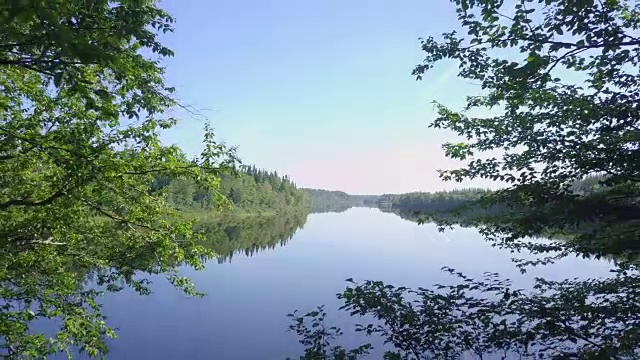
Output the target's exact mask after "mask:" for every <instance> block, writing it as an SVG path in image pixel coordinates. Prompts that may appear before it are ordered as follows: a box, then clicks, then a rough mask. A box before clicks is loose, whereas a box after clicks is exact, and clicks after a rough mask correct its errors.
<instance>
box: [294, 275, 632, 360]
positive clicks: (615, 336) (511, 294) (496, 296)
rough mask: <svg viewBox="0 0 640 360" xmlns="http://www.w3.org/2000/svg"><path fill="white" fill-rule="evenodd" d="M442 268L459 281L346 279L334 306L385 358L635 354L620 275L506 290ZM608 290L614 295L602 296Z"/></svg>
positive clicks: (627, 290)
mask: <svg viewBox="0 0 640 360" xmlns="http://www.w3.org/2000/svg"><path fill="white" fill-rule="evenodd" d="M444 270H445V271H447V272H448V273H450V274H452V275H453V276H456V277H458V278H459V279H460V280H461V283H460V284H457V285H435V286H433V289H426V288H418V289H409V288H406V287H395V286H393V285H385V284H384V283H382V282H380V281H365V282H363V283H360V284H358V283H355V282H353V280H351V279H349V280H347V281H348V282H349V283H350V286H349V287H347V289H346V290H345V291H344V292H343V293H341V294H339V295H338V298H340V299H342V300H343V301H344V306H342V308H341V309H343V310H345V311H348V312H349V313H350V314H351V315H352V316H359V317H361V318H363V317H364V318H373V319H375V321H368V322H366V323H364V324H358V325H357V327H356V331H358V332H364V333H365V334H367V335H369V336H378V337H381V338H382V339H383V340H384V342H385V343H387V344H390V345H392V346H393V350H390V351H387V352H386V353H385V355H384V358H385V359H415V360H421V359H425V360H426V359H469V358H472V359H483V358H487V357H488V358H501V359H509V358H522V357H525V358H545V359H635V358H637V357H638V356H639V355H640V351H639V350H638V348H637V346H636V341H637V337H638V328H639V326H640V314H639V313H638V311H637V307H638V306H639V305H640V303H639V302H640V300H639V299H640V297H638V295H640V288H639V287H638V284H637V282H636V281H635V279H634V278H633V277H626V276H623V277H624V279H625V280H628V281H626V282H624V283H623V284H622V285H623V287H620V285H621V283H619V282H615V283H612V282H611V280H607V279H605V280H602V279H597V280H591V281H590V282H588V283H583V282H580V281H574V280H565V281H561V282H555V281H547V280H544V279H538V284H537V285H536V286H535V288H534V289H533V290H531V291H525V290H523V289H513V288H512V286H511V283H510V281H508V280H503V279H500V277H499V275H498V274H495V273H486V274H485V275H484V277H483V279H480V280H476V279H472V278H468V277H466V276H465V275H463V274H462V273H458V272H455V270H453V269H450V268H445V269H444ZM611 285H614V286H616V287H617V290H621V291H620V292H616V293H614V294H612V296H611V297H609V298H606V297H602V296H601V294H602V293H605V292H607V291H608V289H610V286H611ZM550 290H552V292H553V294H552V295H550V294H549V291H550ZM303 319H304V320H306V321H307V322H311V323H312V328H311V330H312V329H315V328H317V326H316V327H313V324H314V323H319V322H321V321H322V320H323V319H324V314H323V313H318V312H317V311H316V312H311V313H309V314H306V315H305V316H303V317H298V318H294V321H293V325H292V327H293V328H295V329H296V331H297V332H298V335H299V336H300V337H301V338H302V339H308V340H309V339H317V338H318V336H317V335H316V334H315V333H313V335H311V333H310V331H311V330H310V329H309V327H308V326H306V327H305V326H304V325H303V324H302V322H303ZM317 331H321V330H317ZM332 339H333V338H330V340H332ZM303 344H304V345H306V346H307V349H308V350H307V351H315V353H319V352H320V351H321V348H322V345H323V346H324V348H327V347H328V346H330V345H331V343H330V342H329V343H327V344H326V345H325V344H319V343H317V342H313V343H309V342H307V343H303ZM366 346H368V345H366ZM311 349H313V350H311ZM368 349H371V348H369V347H368ZM308 358H312V359H317V358H320V357H316V358H314V357H308Z"/></svg>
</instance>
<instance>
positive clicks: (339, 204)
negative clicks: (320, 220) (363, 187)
mask: <svg viewBox="0 0 640 360" xmlns="http://www.w3.org/2000/svg"><path fill="white" fill-rule="evenodd" d="M302 190H303V191H304V192H305V193H306V194H307V196H308V198H309V201H310V206H311V212H342V211H345V210H347V209H349V208H352V207H376V206H377V200H378V195H350V194H347V193H345V192H343V191H333V190H322V189H305V188H303V189H302Z"/></svg>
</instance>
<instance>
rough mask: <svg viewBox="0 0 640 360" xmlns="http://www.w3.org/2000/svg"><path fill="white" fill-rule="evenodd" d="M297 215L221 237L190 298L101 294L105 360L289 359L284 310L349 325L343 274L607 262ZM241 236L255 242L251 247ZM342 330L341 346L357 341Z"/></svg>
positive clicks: (470, 235) (387, 221)
mask: <svg viewBox="0 0 640 360" xmlns="http://www.w3.org/2000/svg"><path fill="white" fill-rule="evenodd" d="M280 220H283V219H280ZM281 222H282V221H280V222H279V223H281ZM303 223H304V221H300V220H299V219H298V220H292V221H289V222H286V221H285V224H284V225H279V226H280V229H279V230H273V229H270V228H268V227H269V226H270V225H269V223H268V222H265V223H263V224H261V225H260V226H257V227H254V228H253V229H252V230H251V231H249V232H247V233H246V234H245V235H239V236H240V237H241V238H242V242H243V243H244V244H243V245H242V246H240V251H239V253H235V254H234V255H233V256H230V254H231V253H233V249H231V248H230V247H232V246H233V244H226V245H225V249H227V250H226V251H227V252H228V253H227V254H225V255H224V256H223V257H222V258H221V259H220V261H216V260H212V261H210V262H209V263H208V264H207V267H206V269H205V270H203V271H200V272H196V271H193V270H190V269H185V270H184V271H183V273H184V274H185V275H189V276H190V277H192V278H193V279H194V282H195V283H196V285H197V287H198V290H200V291H204V292H206V293H207V294H208V295H207V296H206V297H205V298H188V297H186V296H185V295H183V294H182V293H180V292H178V291H176V290H175V289H174V288H173V287H172V286H171V285H169V284H168V283H167V282H166V281H165V280H164V279H162V278H159V277H156V278H152V280H153V286H152V290H153V291H154V293H153V294H152V295H150V296H147V297H142V296H138V295H136V294H134V293H133V292H132V291H123V292H120V293H115V294H109V295H107V296H106V297H105V298H104V300H103V303H104V312H105V314H106V315H107V316H108V322H109V324H110V325H111V326H115V327H117V328H118V329H119V331H118V334H119V336H120V338H119V339H117V340H115V341H112V342H111V343H110V346H111V352H110V353H109V355H108V356H107V358H108V359H132V360H133V359H154V360H160V359H172V360H174V359H194V360H197V359H285V358H286V357H287V356H291V357H295V356H298V355H300V354H301V352H300V351H301V347H300V345H298V343H297V338H296V337H295V336H294V334H293V333H290V332H287V331H286V329H287V326H288V324H289V319H288V318H287V317H286V314H288V313H290V312H292V311H293V310H296V309H299V310H300V311H308V310H311V309H313V308H314V307H315V306H317V305H322V304H325V305H326V310H327V312H328V313H329V317H328V320H330V321H332V322H335V323H336V324H338V325H340V326H342V327H343V328H344V327H348V326H349V325H350V324H351V323H352V321H353V319H350V318H348V316H347V314H345V313H341V312H337V308H338V307H339V305H340V303H339V302H338V300H337V299H336V297H335V294H336V293H338V292H341V291H342V290H343V289H344V288H345V286H346V285H347V284H346V283H345V279H347V278H354V280H356V281H361V280H366V279H372V280H382V281H385V282H388V283H392V284H395V285H406V286H413V287H418V286H424V287H426V286H429V285H432V284H434V283H451V282H452V281H454V280H455V279H453V278H452V277H450V276H449V275H447V274H445V273H443V272H442V271H441V270H440V269H441V268H442V267H443V266H450V267H453V268H455V269H457V270H459V271H462V272H464V273H466V274H468V275H472V276H480V275H482V273H483V272H485V271H491V272H498V273H500V274H501V275H502V276H505V277H511V278H512V279H513V280H514V284H515V285H516V286H526V285H527V283H529V282H530V281H531V279H532V277H533V276H545V277H547V278H552V279H560V278H567V277H600V276H603V277H604V276H606V275H607V273H608V270H609V268H610V266H609V264H608V263H607V262H606V261H593V260H584V259H578V258H567V259H564V260H562V261H560V262H558V263H556V264H554V265H551V266H546V267H543V268H536V269H532V270H531V271H529V272H528V273H527V274H525V275H521V274H520V272H519V271H518V269H517V268H516V267H515V266H514V264H513V263H512V262H511V260H510V259H511V257H512V256H513V255H512V254H511V253H509V252H508V251H505V250H501V249H497V248H493V247H491V245H490V244H488V243H486V242H485V241H484V240H483V239H482V237H481V236H480V235H479V234H478V232H477V231H476V230H474V229H470V228H457V229H454V230H448V231H446V232H443V233H442V232H438V230H437V229H436V227H435V225H433V224H426V225H417V224H415V223H412V222H410V221H407V220H403V219H401V218H400V217H398V216H396V215H394V214H391V213H383V212H381V211H379V210H377V209H370V208H353V209H350V210H347V211H345V212H342V213H323V214H311V215H309V216H308V217H307V219H306V223H304V225H303V226H302V224H303ZM300 226H302V227H301V228H299V229H298V230H297V231H296V229H297V228H298V227H300ZM212 231H214V230H213V229H212ZM242 231H243V225H242V223H239V224H237V225H235V227H232V228H231V229H224V231H223V232H224V234H223V235H225V236H226V237H225V239H234V236H237V234H242ZM294 232H295V234H294ZM278 234H280V235H278ZM291 235H293V236H291ZM278 236H281V237H282V238H280V239H274V237H278ZM265 238H267V240H265ZM247 239H249V240H251V239H253V240H255V243H256V244H260V245H259V246H251V244H248V243H247V241H248V240H247ZM217 246H219V245H217ZM214 248H215V246H214ZM219 252H221V251H219ZM345 333H346V336H347V337H346V338H345V339H344V342H343V343H345V344H347V345H354V344H360V343H361V342H362V341H363V338H354V337H348V336H349V335H350V334H349V332H348V331H345ZM80 358H83V357H82V356H81V357H80ZM372 358H379V357H378V356H372Z"/></svg>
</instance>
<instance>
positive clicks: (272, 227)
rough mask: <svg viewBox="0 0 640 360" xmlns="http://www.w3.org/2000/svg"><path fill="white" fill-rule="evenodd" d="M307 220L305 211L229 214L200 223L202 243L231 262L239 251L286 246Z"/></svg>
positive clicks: (254, 250) (247, 252)
mask: <svg viewBox="0 0 640 360" xmlns="http://www.w3.org/2000/svg"><path fill="white" fill-rule="evenodd" d="M306 221H307V214H306V213H283V214H278V215H276V216H265V217H236V218H233V217H230V218H226V219H221V220H216V221H210V222H206V223H200V224H198V225H197V229H198V230H199V231H202V232H203V233H204V236H205V238H206V241H205V243H204V244H203V245H204V246H205V247H207V248H208V249H210V250H212V251H213V252H215V253H216V255H217V257H218V262H219V263H224V262H227V261H231V259H232V258H233V255H234V254H236V253H243V254H244V255H246V256H252V255H253V254H255V253H257V252H260V251H264V250H267V249H273V248H275V247H276V246H283V245H285V244H286V243H287V242H288V241H289V240H291V238H292V237H293V234H295V232H296V231H298V229H301V228H302V227H303V226H304V224H305V222H306Z"/></svg>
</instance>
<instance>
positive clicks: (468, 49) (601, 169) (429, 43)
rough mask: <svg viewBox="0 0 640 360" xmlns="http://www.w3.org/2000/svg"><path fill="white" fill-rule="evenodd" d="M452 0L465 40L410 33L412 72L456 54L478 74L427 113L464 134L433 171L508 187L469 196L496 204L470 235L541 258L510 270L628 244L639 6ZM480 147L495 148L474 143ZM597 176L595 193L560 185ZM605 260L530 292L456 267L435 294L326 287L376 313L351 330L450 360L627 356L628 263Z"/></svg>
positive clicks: (632, 271)
mask: <svg viewBox="0 0 640 360" xmlns="http://www.w3.org/2000/svg"><path fill="white" fill-rule="evenodd" d="M452 2H453V3H454V4H455V6H456V12H457V15H458V20H459V21H460V23H461V25H462V27H463V30H464V32H463V33H466V36H464V37H462V36H460V35H459V33H458V32H456V31H452V32H449V33H445V34H443V39H442V40H441V41H440V40H436V39H435V38H433V37H429V38H427V39H424V40H422V50H423V51H424V52H425V53H426V58H425V61H424V63H422V64H420V65H418V66H417V67H416V68H415V69H414V75H415V76H416V77H417V78H418V79H422V76H423V75H424V73H425V72H427V71H429V70H430V69H432V68H433V67H434V65H435V64H436V63H438V62H441V61H443V60H448V61H456V62H457V63H458V64H459V73H458V75H459V76H460V77H461V78H463V79H467V80H470V81H472V82H474V83H479V84H480V90H481V93H480V95H474V96H469V97H468V98H467V103H466V106H465V108H464V109H462V110H461V111H456V110H453V109H450V108H447V107H446V106H445V105H443V104H440V103H436V105H435V107H436V110H437V112H438V117H437V118H436V119H435V120H434V121H433V122H432V124H431V125H430V126H431V127H432V128H436V129H448V130H453V131H454V132H455V133H457V134H458V135H459V136H460V138H462V139H464V140H463V141H462V142H455V143H449V144H445V145H444V150H445V153H446V155H447V156H448V157H450V158H452V159H457V160H462V161H466V162H467V165H466V166H464V167H463V168H460V169H454V170H445V171H441V172H440V176H441V178H442V179H443V180H445V181H457V182H462V181H464V180H466V179H474V178H484V179H492V180H501V181H504V182H506V183H507V184H509V185H508V186H507V187H505V188H503V189H499V190H496V191H493V192H490V193H487V194H485V195H484V196H482V197H481V199H480V200H479V201H478V202H476V204H480V205H482V206H485V207H490V206H495V205H500V206H506V207H508V210H509V211H503V212H501V213H500V214H498V216H499V218H498V219H496V218H494V219H493V220H494V221H490V220H491V216H489V217H488V218H487V219H485V220H486V221H484V222H483V223H482V226H481V227H480V231H481V233H482V234H483V235H484V236H485V237H486V238H487V239H488V240H489V241H492V242H493V244H495V245H496V246H499V247H503V248H507V249H511V250H513V251H523V250H528V251H530V252H532V253H537V254H541V255H543V256H546V257H544V258H541V259H538V260H535V261H531V262H520V265H540V264H546V263H549V262H553V261H555V260H557V259H559V258H561V257H563V256H566V255H568V254H571V253H577V254H579V255H582V256H591V255H593V254H596V255H598V256H600V255H601V254H603V253H607V252H613V253H616V254H617V255H625V254H626V255H630V254H633V253H636V252H637V250H638V238H640V227H639V226H638V225H639V224H640V222H639V221H638V220H640V203H639V201H638V200H639V199H640V186H639V185H638V180H639V179H640V156H638V152H639V150H640V149H639V145H640V127H639V124H638V121H640V116H639V115H640V113H639V112H640V107H638V104H640V91H638V90H639V89H640V82H639V80H640V79H639V78H640V74H639V73H638V72H637V68H638V63H639V61H640V38H639V37H638V29H639V28H640V3H638V2H637V1H631V0H629V1H624V0H614V1H579V2H566V1H559V0H519V1H516V2H515V3H514V2H508V3H507V2H504V1H501V0H452ZM576 79H578V80H577V81H576ZM487 109H491V110H492V111H491V112H487V111H486V110H487ZM485 114H497V115H485ZM493 150H501V152H502V155H497V156H493V155H487V154H486V152H489V151H493ZM602 175H604V176H603V177H601V178H599V179H598V180H597V185H598V187H599V188H598V189H595V190H596V191H584V189H580V188H579V187H576V186H575V185H574V184H575V183H576V182H578V181H581V180H583V179H585V178H588V177H594V176H596V177H597V176H602ZM450 224H452V221H445V222H444V223H442V224H441V225H450ZM583 228H587V229H589V231H582V232H581V233H580V235H579V236H577V237H576V238H575V239H574V240H575V241H565V242H563V241H550V242H536V241H527V240H526V239H527V238H529V237H530V236H535V235H536V234H540V233H543V232H544V231H545V230H547V229H558V230H560V231H565V230H566V231H572V230H575V229H583ZM612 265H615V267H616V269H615V271H614V272H613V273H612V274H611V277H610V278H607V279H587V280H578V279H575V280H565V281H559V282H555V281H549V280H546V279H540V278H539V279H536V281H535V285H534V289H533V290H531V291H523V290H521V289H511V287H510V284H509V283H508V282H506V281H499V282H498V283H497V284H494V283H491V281H493V280H491V279H485V280H473V279H467V278H465V277H464V275H463V274H458V275H459V276H461V277H462V282H461V283H460V284H458V285H454V286H453V287H444V288H442V287H440V288H437V290H439V291H435V290H427V289H418V290H412V291H410V292H409V290H408V289H404V288H395V287H393V286H390V285H384V284H381V283H378V282H365V283H364V284H360V285H356V286H354V287H353V288H349V289H347V291H346V292H345V293H344V294H343V295H342V298H343V299H344V300H345V305H346V309H349V310H352V311H355V312H353V314H354V315H355V314H360V315H362V314H368V315H372V316H373V317H374V318H376V319H377V320H379V321H380V322H381V324H380V325H378V324H374V325H373V328H368V327H365V329H372V331H373V332H375V333H378V334H381V335H383V337H385V338H386V339H387V340H389V341H390V342H391V343H392V344H393V345H394V346H395V348H396V349H397V350H398V352H399V353H398V358H409V359H416V358H418V359H423V358H425V359H426V358H432V357H434V358H455V356H462V354H461V353H456V351H458V352H467V353H471V354H475V355H476V356H477V357H479V358H481V357H482V356H484V354H486V353H487V352H493V351H513V352H516V353H518V352H519V353H521V354H529V355H532V356H534V355H535V356H540V357H543V358H555V359H577V358H580V359H589V358H591V359H625V358H637V357H638V356H639V354H638V351H639V349H640V336H638V330H637V329H638V319H639V316H640V315H639V313H638V310H639V309H640V306H638V305H639V304H638V303H637V302H638V298H639V297H638V289H639V288H640V277H639V275H638V268H637V265H636V264H634V263H630V262H628V261H619V262H616V263H615V264H612ZM525 269H526V268H525ZM488 280H491V281H488ZM496 281H498V280H496ZM406 295H411V296H413V297H414V298H416V297H417V299H418V300H419V301H418V302H416V303H413V302H411V300H412V299H409V298H407V297H406ZM472 330H473V331H472ZM466 331H472V332H471V333H466ZM414 350H416V351H414ZM481 354H482V355H481ZM466 355H469V354H466ZM504 356H505V357H506V356H507V354H505V355H504Z"/></svg>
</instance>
